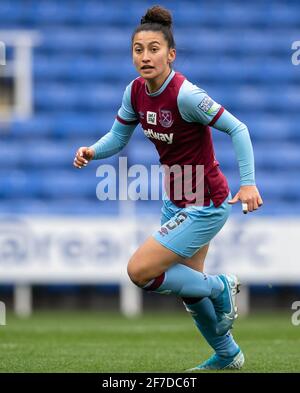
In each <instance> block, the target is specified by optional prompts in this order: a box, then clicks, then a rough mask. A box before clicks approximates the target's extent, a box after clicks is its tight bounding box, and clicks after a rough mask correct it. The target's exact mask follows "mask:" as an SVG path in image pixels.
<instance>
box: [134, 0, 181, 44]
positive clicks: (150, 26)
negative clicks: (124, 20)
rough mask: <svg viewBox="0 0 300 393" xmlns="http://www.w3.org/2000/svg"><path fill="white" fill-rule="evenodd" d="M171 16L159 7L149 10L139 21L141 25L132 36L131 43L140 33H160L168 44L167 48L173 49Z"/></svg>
mask: <svg viewBox="0 0 300 393" xmlns="http://www.w3.org/2000/svg"><path fill="white" fill-rule="evenodd" d="M172 24H173V21H172V15H171V13H170V11H168V10H167V9H166V8H164V7H161V6H159V5H155V6H153V7H151V8H149V9H148V10H147V12H146V14H145V15H144V16H143V17H142V19H141V24H140V25H139V26H138V27H137V28H136V29H135V31H134V32H133V34H132V40H131V41H132V43H133V40H134V36H135V35H136V34H137V33H139V32H140V31H161V32H162V33H163V35H164V37H165V40H166V41H167V43H168V47H169V48H170V49H171V48H175V47H176V45H175V40H174V37H173V31H172Z"/></svg>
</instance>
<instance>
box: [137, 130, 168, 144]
mask: <svg viewBox="0 0 300 393" xmlns="http://www.w3.org/2000/svg"><path fill="white" fill-rule="evenodd" d="M144 134H145V135H146V137H147V138H151V139H158V140H159V141H162V142H166V143H167V144H168V145H171V143H173V136H174V134H173V133H171V134H165V133H162V132H155V131H153V130H151V128H148V129H147V130H144Z"/></svg>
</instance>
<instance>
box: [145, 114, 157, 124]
mask: <svg viewBox="0 0 300 393" xmlns="http://www.w3.org/2000/svg"><path fill="white" fill-rule="evenodd" d="M147 123H148V124H153V125H154V126H156V125H157V121H156V112H149V111H147Z"/></svg>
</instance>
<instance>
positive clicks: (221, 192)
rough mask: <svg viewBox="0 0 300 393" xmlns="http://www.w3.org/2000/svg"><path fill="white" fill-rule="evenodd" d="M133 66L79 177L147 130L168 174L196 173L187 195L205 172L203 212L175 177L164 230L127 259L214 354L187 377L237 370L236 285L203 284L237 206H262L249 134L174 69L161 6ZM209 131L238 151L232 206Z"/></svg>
mask: <svg viewBox="0 0 300 393" xmlns="http://www.w3.org/2000/svg"><path fill="white" fill-rule="evenodd" d="M132 56H133V62H134V65H135V67H136V69H137V71H138V73H139V74H140V77H138V78H137V79H135V80H134V81H132V82H131V83H130V84H129V85H128V86H127V88H126V90H125V93H124V96H123V101H122V106H121V108H120V109H119V111H118V115H117V118H116V120H115V122H114V124H113V126H112V129H111V130H110V131H109V132H108V133H107V134H106V135H105V136H104V137H102V138H101V139H100V140H99V141H98V142H96V143H95V144H94V145H92V146H90V147H80V148H79V149H78V151H77V153H76V156H75V159H74V166H75V167H77V168H82V167H83V166H86V165H87V164H88V162H89V161H90V160H97V159H103V158H105V157H109V156H111V155H113V154H116V153H118V152H119V151H120V150H121V149H122V148H123V147H124V146H125V145H126V144H127V143H128V141H129V139H130V137H131V135H132V133H133V131H134V129H135V127H136V125H137V124H138V123H141V125H142V127H143V129H144V133H145V135H146V137H148V138H149V139H150V140H151V142H153V143H154V145H155V147H156V149H157V151H158V153H159V156H160V162H161V164H163V165H165V166H166V167H169V168H170V167H172V166H173V165H177V167H178V166H179V168H183V167H184V166H185V165H192V168H193V172H192V184H194V185H193V186H192V188H191V189H190V191H194V190H195V181H197V177H196V176H197V172H196V166H200V165H201V166H202V167H204V179H203V181H204V185H203V189H204V191H203V198H202V199H203V200H202V203H201V204H199V203H195V198H196V197H195V195H196V193H194V194H193V195H194V203H193V200H192V199H191V198H190V195H189V197H188V196H187V195H186V194H183V193H181V194H180V198H178V192H177V191H178V190H177V188H176V187H177V186H176V184H175V183H176V175H173V176H171V175H170V176H169V179H168V181H169V190H168V192H167V194H166V193H165V195H164V198H163V207H162V219H161V228H160V229H159V230H157V232H156V233H154V234H153V235H152V236H150V237H149V238H148V239H147V240H146V241H145V242H144V244H142V245H141V246H140V247H139V248H138V250H137V251H136V252H135V253H134V255H133V256H132V257H131V259H130V261H129V263H128V275H129V277H130V279H131V280H132V281H133V282H134V283H135V284H136V285H138V286H139V287H141V288H143V289H144V290H146V291H155V292H158V293H164V294H170V293H172V294H175V295H177V296H179V297H181V298H182V299H183V301H184V304H185V307H186V309H187V310H188V311H189V312H190V313H191V315H192V317H193V319H194V322H195V324H196V326H197V327H198V329H199V331H200V332H201V333H202V335H203V336H204V337H205V339H206V340H207V342H208V343H209V345H210V346H211V347H212V348H213V349H214V351H215V353H214V355H213V356H212V357H210V358H209V359H208V360H207V361H205V362H204V363H202V364H200V365H198V366H197V367H194V368H193V369H191V370H203V369H224V368H235V369H239V368H241V367H242V365H243V363H244V355H243V353H242V351H241V349H240V348H239V346H238V345H237V344H236V343H235V341H234V339H233V337H232V335H231V333H230V329H231V328H232V325H233V322H234V319H235V318H236V317H237V312H236V311H237V310H236V306H235V295H236V293H237V292H238V280H237V278H236V277H235V276H233V275H218V276H214V275H208V274H205V273H203V266H204V260H205V257H206V254H207V251H208V247H209V242H210V241H211V239H213V238H214V236H215V235H216V234H217V233H218V232H219V231H220V229H221V228H222V227H223V225H224V224H225V222H226V220H227V218H228V215H229V213H230V210H231V205H232V204H235V203H237V202H238V201H241V202H242V203H243V204H244V205H245V204H247V205H246V206H247V209H248V211H249V212H253V211H254V210H256V209H258V207H259V206H261V205H262V203H263V202H262V199H261V197H260V195H259V192H258V190H257V188H256V186H255V179H254V158H253V151H252V145H251V140H250V137H249V132H248V129H247V127H246V125H245V124H243V123H242V122H240V121H239V120H238V119H236V118H235V117H234V116H233V115H231V114H230V113H229V112H228V111H226V110H225V109H224V108H223V107H222V106H221V105H219V104H218V103H216V102H215V101H214V100H213V99H212V98H210V97H209V96H208V95H207V93H206V92H205V91H204V90H202V89H201V88H199V87H197V86H195V85H193V84H192V83H190V82H189V81H188V80H187V79H186V78H185V77H184V76H183V75H181V74H180V73H178V72H175V71H174V70H173V69H172V63H173V62H174V60H175V57H176V49H175V42H174V38H173V33H172V17H171V14H170V12H169V11H168V10H166V9H164V8H162V7H160V6H155V7H152V8H150V9H148V10H147V12H146V14H145V16H144V17H143V18H142V20H141V24H140V25H139V26H138V27H137V28H136V29H135V31H134V33H133V35H132ZM209 126H213V127H214V128H216V129H218V130H221V131H224V132H226V133H227V134H229V135H230V136H231V139H232V142H233V147H234V150H235V153H236V157H237V161H238V165H239V170H240V181H241V186H240V190H239V191H238V193H237V194H236V195H235V196H234V198H233V199H231V195H230V191H229V187H228V184H227V181H226V178H225V176H224V175H223V174H222V172H221V171H220V169H219V165H218V162H217V161H216V158H215V155H214V150H213V144H212V138H211V131H210V128H209ZM183 183H189V184H190V181H189V182H188V181H185V180H183ZM177 185H178V183H177ZM203 189H202V190H203ZM175 194H176V195H175ZM200 199H201V198H200ZM196 200H197V202H199V200H198V198H196Z"/></svg>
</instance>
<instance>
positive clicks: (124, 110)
mask: <svg viewBox="0 0 300 393" xmlns="http://www.w3.org/2000/svg"><path fill="white" fill-rule="evenodd" d="M132 83H133V82H131V83H130V84H129V85H128V86H127V88H126V90H125V92H124V95H123V100H122V106H121V108H120V109H119V111H118V115H117V118H116V119H115V121H114V124H113V126H112V128H111V130H110V131H109V132H108V133H107V134H105V135H104V136H103V137H102V138H100V139H99V140H98V141H97V142H96V143H94V144H93V145H92V146H89V147H87V146H82V147H80V148H79V149H78V150H77V152H76V155H75V158H74V162H73V165H74V166H75V167H76V168H82V167H83V166H86V165H87V164H88V162H89V161H91V160H99V159H102V158H106V157H110V156H113V155H114V154H117V153H119V152H120V151H121V150H122V149H123V148H124V147H125V146H126V145H127V143H128V141H129V139H130V138H131V135H132V134H133V131H134V129H135V128H136V126H137V124H138V123H139V121H138V117H137V115H136V113H135V111H134V109H133V107H132V104H131V87H132Z"/></svg>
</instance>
